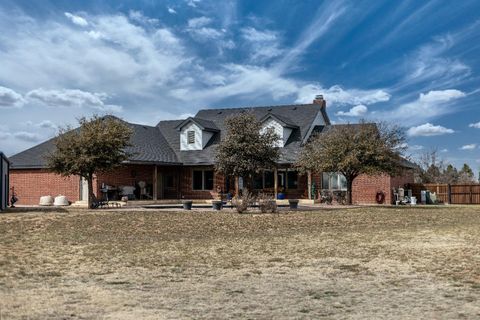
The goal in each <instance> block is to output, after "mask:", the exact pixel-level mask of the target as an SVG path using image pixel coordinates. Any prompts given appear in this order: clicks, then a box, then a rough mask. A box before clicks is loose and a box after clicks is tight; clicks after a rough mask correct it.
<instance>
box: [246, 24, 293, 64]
mask: <svg viewBox="0 0 480 320" xmlns="http://www.w3.org/2000/svg"><path fill="white" fill-rule="evenodd" d="M241 34H242V37H243V39H245V40H246V42H247V45H249V46H250V47H251V54H250V56H251V58H252V60H253V61H262V60H268V59H271V58H275V57H278V56H280V55H281V54H282V53H283V52H284V51H285V49H282V48H280V43H279V42H280V41H279V36H278V34H277V32H274V31H272V30H257V29H255V28H253V27H247V28H243V29H241Z"/></svg>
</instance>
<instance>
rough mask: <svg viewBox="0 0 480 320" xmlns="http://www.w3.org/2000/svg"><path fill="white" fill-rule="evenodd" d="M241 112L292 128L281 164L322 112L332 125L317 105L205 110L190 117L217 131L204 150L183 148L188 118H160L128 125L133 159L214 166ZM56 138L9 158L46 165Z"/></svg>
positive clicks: (288, 160)
mask: <svg viewBox="0 0 480 320" xmlns="http://www.w3.org/2000/svg"><path fill="white" fill-rule="evenodd" d="M239 112H252V113H253V114H254V115H255V117H256V118H257V119H259V120H260V119H262V118H264V117H266V116H268V115H269V114H270V115H272V116H274V117H276V118H278V119H279V120H280V121H282V122H283V123H284V124H287V125H288V126H290V127H292V128H293V131H292V134H291V135H290V138H289V139H288V141H287V143H286V145H285V146H284V147H283V148H281V158H280V163H293V162H294V161H295V160H296V158H297V155H298V153H299V151H300V147H301V145H302V141H303V139H304V138H305V136H306V135H307V134H308V133H309V131H310V128H311V126H312V123H313V121H314V119H315V117H316V116H317V114H318V113H319V112H320V113H321V114H322V116H323V118H324V119H325V121H326V123H327V125H328V124H330V121H329V119H328V116H327V115H326V112H325V108H324V107H322V106H320V105H318V104H300V105H282V106H266V107H244V108H228V109H204V110H200V111H199V112H198V113H197V115H196V116H195V117H193V118H191V119H190V120H192V121H195V122H197V124H199V125H201V126H202V127H203V128H205V129H207V130H210V131H214V132H215V133H214V135H213V137H212V139H211V141H210V142H209V143H208V144H207V146H206V147H205V148H204V149H203V150H194V151H181V150H180V134H179V132H178V130H177V128H178V126H179V125H181V124H182V123H184V122H185V121H186V120H188V119H186V120H169V121H160V122H159V123H158V124H157V126H156V127H151V126H145V125H139V124H132V123H128V122H127V124H128V125H129V126H130V127H131V128H132V129H133V131H134V133H133V136H132V138H131V144H132V145H133V146H132V147H129V148H128V151H130V152H133V153H134V155H133V156H132V157H131V159H130V161H131V162H136V163H157V164H162V163H170V164H184V165H211V164H213V162H214V159H215V149H216V146H217V145H218V143H219V141H220V139H221V137H222V131H223V130H225V120H226V118H227V117H230V116H233V115H235V114H237V113H239ZM53 149H54V140H53V139H50V140H48V141H45V142H43V143H41V144H39V145H37V146H34V147H32V148H30V149H28V150H25V151H23V152H20V153H18V154H16V155H14V156H12V157H11V158H10V161H11V163H12V168H43V167H45V156H46V155H47V154H48V153H49V152H51V151H53Z"/></svg>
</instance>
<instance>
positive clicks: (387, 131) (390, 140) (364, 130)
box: [297, 120, 406, 204]
mask: <svg viewBox="0 0 480 320" xmlns="http://www.w3.org/2000/svg"><path fill="white" fill-rule="evenodd" d="M405 149H406V144H405V134H404V131H403V129H401V128H400V127H396V126H391V125H387V124H385V123H380V124H372V123H366V122H365V121H363V120H362V121H361V122H360V123H359V124H345V125H334V126H331V127H327V128H326V130H324V131H323V132H322V133H320V134H318V135H316V136H315V137H313V138H312V139H311V140H310V141H309V142H308V143H307V144H306V145H305V146H304V148H303V150H302V151H301V153H300V156H299V159H298V161H297V166H298V167H299V168H300V170H302V171H306V170H311V171H313V172H318V173H321V172H338V173H341V174H343V175H344V176H345V179H346V180H347V202H348V204H352V183H353V181H354V179H355V178H356V177H358V176H359V175H360V174H380V173H387V174H397V173H398V172H399V165H400V162H401V161H402V153H403V152H404V151H405Z"/></svg>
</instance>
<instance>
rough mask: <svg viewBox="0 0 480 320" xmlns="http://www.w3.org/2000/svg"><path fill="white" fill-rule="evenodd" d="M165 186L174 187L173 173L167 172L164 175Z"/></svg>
mask: <svg viewBox="0 0 480 320" xmlns="http://www.w3.org/2000/svg"><path fill="white" fill-rule="evenodd" d="M165 188H167V189H173V188H175V180H174V177H173V175H171V174H168V175H166V176H165Z"/></svg>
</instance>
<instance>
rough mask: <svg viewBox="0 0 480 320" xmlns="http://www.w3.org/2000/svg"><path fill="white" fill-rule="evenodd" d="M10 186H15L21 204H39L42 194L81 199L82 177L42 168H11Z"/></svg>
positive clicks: (75, 199)
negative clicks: (65, 175) (68, 175)
mask: <svg viewBox="0 0 480 320" xmlns="http://www.w3.org/2000/svg"><path fill="white" fill-rule="evenodd" d="M10 187H14V188H15V193H16V194H17V197H18V199H19V201H18V202H17V204H19V205H38V203H39V201H40V197H41V196H47V195H50V196H52V197H55V196H58V195H64V196H66V197H67V199H68V200H69V201H71V202H75V201H77V200H79V197H80V177H78V176H72V177H62V176H60V175H58V174H54V173H51V172H48V171H46V170H42V169H28V170H23V169H22V170H20V169H10Z"/></svg>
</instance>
